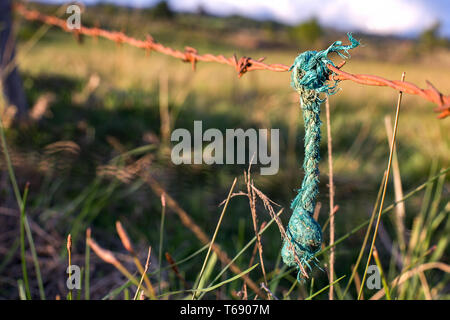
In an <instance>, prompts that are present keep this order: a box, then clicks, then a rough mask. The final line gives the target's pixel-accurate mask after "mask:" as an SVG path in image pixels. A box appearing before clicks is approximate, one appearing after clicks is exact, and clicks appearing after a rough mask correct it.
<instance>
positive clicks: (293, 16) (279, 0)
mask: <svg viewBox="0 0 450 320" xmlns="http://www.w3.org/2000/svg"><path fill="white" fill-rule="evenodd" d="M170 3H171V5H172V6H173V7H174V8H175V9H178V10H195V9H196V8H198V6H199V5H202V6H203V7H204V8H205V9H206V10H208V11H209V12H212V13H215V14H219V15H228V14H233V13H239V14H242V15H246V16H250V17H254V18H258V17H259V18H266V17H271V18H273V19H275V20H278V21H281V22H285V23H289V24H295V23H298V22H301V21H303V20H305V19H307V18H310V17H317V18H318V19H319V20H320V22H321V23H323V24H325V25H327V26H334V27H336V28H339V29H349V30H361V31H366V32H371V33H377V34H405V33H414V32H418V31H420V30H423V29H424V28H426V27H428V26H430V25H431V24H432V23H433V22H434V21H435V19H436V18H435V15H434V14H433V13H432V11H431V10H429V9H428V8H427V6H426V5H425V2H424V1H418V0H315V1H313V0H276V1H273V0H209V1H208V0H172V1H170Z"/></svg>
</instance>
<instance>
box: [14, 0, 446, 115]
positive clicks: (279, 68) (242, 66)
mask: <svg viewBox="0 0 450 320" xmlns="http://www.w3.org/2000/svg"><path fill="white" fill-rule="evenodd" d="M13 8H14V10H15V11H16V12H17V13H19V14H20V15H22V16H23V17H24V18H25V19H26V20H30V21H40V22H42V23H45V24H48V25H52V26H56V27H59V28H61V29H63V30H64V31H66V32H71V33H74V34H75V36H76V37H77V38H79V37H80V35H86V36H90V37H93V38H95V39H96V38H99V37H102V38H105V39H108V40H111V41H114V42H116V43H118V44H122V43H126V44H128V45H130V46H134V47H137V48H141V49H145V50H146V51H147V52H150V51H156V52H159V53H162V54H165V55H168V56H172V57H174V58H177V59H180V60H182V61H184V62H189V63H191V65H192V69H193V70H195V67H196V64H197V62H198V61H202V62H216V63H221V64H226V65H229V66H231V67H233V68H235V70H236V71H237V73H238V77H239V78H240V77H242V75H244V74H245V73H246V72H248V71H254V70H269V71H275V72H286V71H289V68H290V66H287V65H284V64H279V63H274V64H266V63H264V62H263V61H264V59H265V58H264V57H263V58H259V59H257V60H255V59H252V58H250V57H245V56H243V57H241V58H237V57H236V55H233V56H232V57H228V58H227V57H225V56H224V55H213V54H210V53H206V54H199V53H198V51H197V50H196V49H195V48H192V47H185V50H184V51H180V50H176V49H172V48H170V47H166V46H164V45H163V44H161V43H158V42H156V41H155V40H154V39H153V37H151V36H150V35H148V36H147V38H146V40H139V39H135V38H133V37H130V36H127V35H126V34H125V33H123V32H118V31H108V30H105V29H101V28H99V27H92V28H90V27H84V26H81V27H80V29H76V30H75V29H74V30H72V29H70V28H68V27H67V24H66V21H65V20H64V19H60V18H58V17H55V16H50V15H45V14H43V13H41V12H39V11H37V10H30V9H27V8H26V7H25V6H24V5H23V4H20V3H16V4H14V7H13ZM342 65H343V64H341V65H340V66H337V67H335V66H332V65H327V67H328V68H329V69H330V70H331V71H332V72H333V73H334V74H332V76H330V80H340V81H342V80H350V81H353V82H356V83H359V84H363V85H369V86H385V87H390V88H393V89H395V90H398V91H402V92H405V93H409V94H413V95H418V96H420V97H422V98H424V99H426V100H428V101H430V102H432V103H434V104H436V105H437V106H438V107H437V108H435V109H434V111H435V112H440V114H439V115H438V118H440V119H443V118H446V117H447V116H450V96H449V95H447V96H445V95H443V94H442V93H440V92H439V91H438V90H437V89H436V88H435V87H434V86H433V85H432V84H431V83H430V82H429V81H427V85H428V89H421V88H419V87H418V86H417V85H415V84H413V83H411V82H403V81H396V80H388V79H385V78H382V77H379V76H373V75H365V74H351V73H348V72H345V71H342V70H340V67H341V66H342Z"/></svg>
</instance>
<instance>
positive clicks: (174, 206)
mask: <svg viewBox="0 0 450 320" xmlns="http://www.w3.org/2000/svg"><path fill="white" fill-rule="evenodd" d="M141 178H142V179H143V180H144V181H145V182H146V183H147V184H148V185H149V186H150V188H151V189H152V190H153V192H155V193H156V194H157V195H158V196H159V197H161V195H163V194H164V195H165V198H166V204H167V207H168V208H170V209H171V210H172V211H174V212H175V213H176V214H177V215H178V217H179V218H180V220H181V222H182V223H183V224H184V226H185V227H187V228H188V229H189V230H191V231H192V232H193V233H194V235H195V236H196V237H197V238H198V239H199V240H200V242H202V243H203V244H209V243H210V242H211V241H210V239H209V237H208V236H207V235H206V233H205V232H204V231H203V230H202V229H201V228H200V227H199V226H198V225H197V224H196V223H195V222H194V220H192V218H191V217H190V216H189V215H188V214H187V212H186V211H184V210H183V209H182V208H181V207H180V206H179V205H178V203H177V202H176V201H175V200H174V199H173V198H172V197H171V196H170V195H169V194H168V193H167V192H166V191H165V190H164V189H163V188H162V186H161V185H160V184H159V182H157V181H156V180H155V179H154V178H153V177H152V176H151V175H150V174H149V172H147V171H143V172H142V173H141ZM212 250H214V252H215V253H216V254H217V257H218V258H219V260H220V261H221V262H222V263H224V264H228V263H230V262H231V259H230V258H229V257H228V255H227V253H226V252H224V251H223V250H222V249H221V247H220V246H219V245H218V244H216V243H215V244H213V246H212ZM230 269H231V271H233V273H235V274H237V275H238V274H241V275H242V280H244V281H245V282H246V283H247V285H248V286H249V288H250V289H252V290H253V291H254V292H255V293H256V294H257V295H259V296H260V297H266V294H265V293H264V291H262V290H261V289H260V288H259V287H258V286H257V285H256V283H255V282H253V280H251V279H250V277H249V276H248V274H242V270H241V269H240V268H239V267H238V266H237V265H235V264H234V263H232V264H231V265H230Z"/></svg>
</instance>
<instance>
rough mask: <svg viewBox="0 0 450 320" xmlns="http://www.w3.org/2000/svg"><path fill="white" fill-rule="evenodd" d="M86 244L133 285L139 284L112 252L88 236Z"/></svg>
mask: <svg viewBox="0 0 450 320" xmlns="http://www.w3.org/2000/svg"><path fill="white" fill-rule="evenodd" d="M88 244H89V247H90V248H91V249H92V250H93V251H94V252H95V254H96V255H97V256H98V257H99V258H100V259H102V260H103V261H105V262H106V263H109V264H111V265H113V266H114V267H115V268H116V269H117V270H119V271H120V272H121V273H122V274H123V275H124V276H125V277H126V278H128V280H130V281H131V282H132V283H133V284H134V285H136V286H139V282H138V281H137V280H136V278H135V277H134V276H133V275H132V274H131V273H130V272H129V271H128V270H127V269H126V268H125V267H124V266H123V265H122V264H121V263H120V261H119V260H117V258H116V257H115V256H114V254H113V253H112V252H111V251H109V250H106V249H103V248H102V247H100V246H99V245H98V244H97V242H95V241H94V239H92V238H88ZM143 290H144V291H145V294H146V295H147V296H148V297H149V298H152V297H154V296H153V295H152V293H151V292H150V291H149V290H148V289H147V288H144V289H143Z"/></svg>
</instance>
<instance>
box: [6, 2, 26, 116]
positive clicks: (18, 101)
mask: <svg viewBox="0 0 450 320" xmlns="http://www.w3.org/2000/svg"><path fill="white" fill-rule="evenodd" d="M0 80H1V84H2V89H3V95H4V97H5V100H6V102H7V103H8V105H14V106H15V107H16V108H17V113H16V116H17V118H18V119H23V118H25V117H26V115H27V102H26V98H25V92H24V90H23V86H22V79H21V78H20V75H19V71H18V69H17V65H16V61H15V40H14V34H13V30H12V13H11V0H1V1H0Z"/></svg>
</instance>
